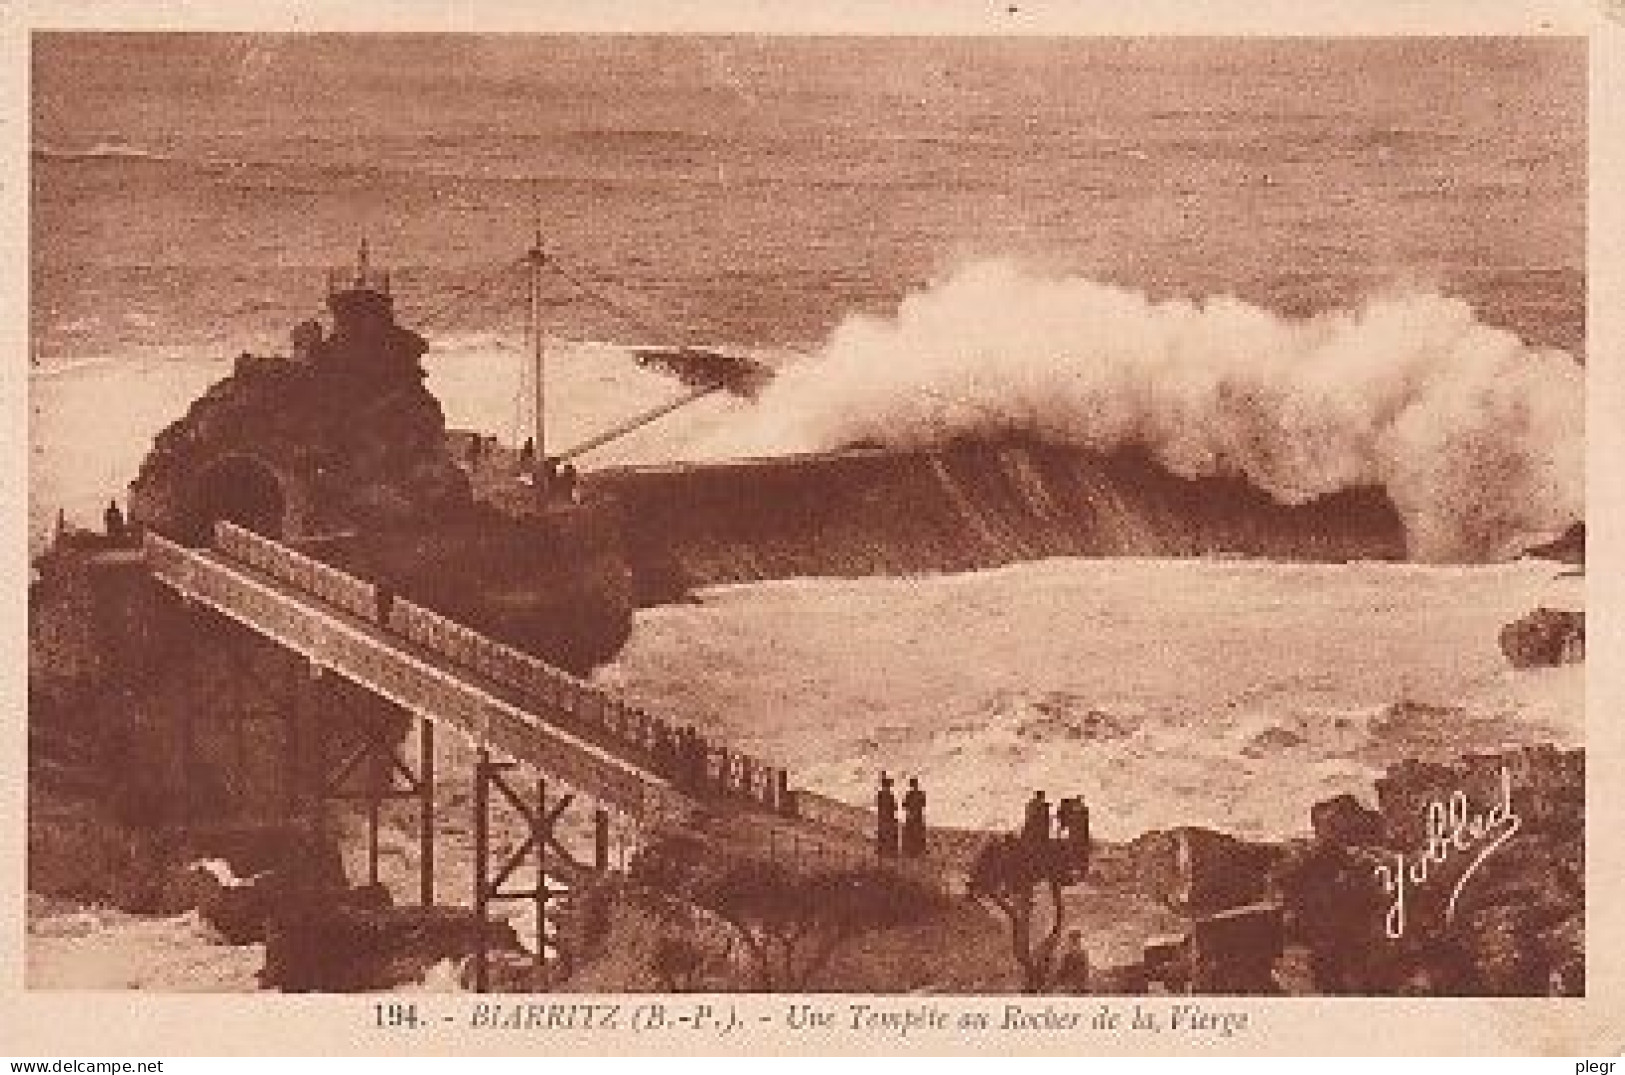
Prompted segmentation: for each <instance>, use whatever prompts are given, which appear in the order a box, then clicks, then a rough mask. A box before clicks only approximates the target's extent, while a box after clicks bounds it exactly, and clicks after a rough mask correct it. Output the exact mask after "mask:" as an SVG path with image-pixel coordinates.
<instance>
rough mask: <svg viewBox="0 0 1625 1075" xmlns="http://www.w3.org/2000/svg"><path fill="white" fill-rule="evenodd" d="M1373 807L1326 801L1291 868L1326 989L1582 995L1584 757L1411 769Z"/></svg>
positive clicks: (1302, 927)
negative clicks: (1310, 839)
mask: <svg viewBox="0 0 1625 1075" xmlns="http://www.w3.org/2000/svg"><path fill="white" fill-rule="evenodd" d="M1377 797H1378V804H1379V807H1378V811H1377V812H1375V814H1373V813H1372V812H1368V811H1364V810H1363V809H1362V810H1358V811H1356V810H1354V809H1351V808H1350V807H1349V806H1348V805H1347V804H1344V805H1342V806H1339V807H1335V808H1334V807H1332V806H1331V805H1330V804H1322V806H1323V807H1324V810H1321V808H1317V810H1321V816H1322V817H1323V818H1324V819H1325V820H1326V823H1325V824H1324V825H1317V827H1316V838H1315V840H1314V842H1313V843H1312V844H1310V845H1308V846H1306V847H1304V848H1302V849H1300V851H1299V852H1298V854H1296V855H1295V856H1294V857H1293V859H1292V860H1291V861H1290V863H1289V865H1288V868H1287V869H1285V870H1283V871H1282V890H1283V894H1284V898H1285V901H1286V906H1287V909H1288V911H1289V912H1290V914H1291V917H1292V921H1293V935H1294V937H1295V939H1297V940H1298V941H1300V942H1301V943H1303V944H1304V945H1306V946H1307V948H1308V950H1309V953H1310V969H1311V973H1312V977H1313V985H1314V988H1315V989H1316V990H1317V991H1319V992H1326V993H1363V994H1401V993H1418V994H1449V995H1475V994H1482V995H1500V996H1544V995H1548V994H1558V995H1565V996H1567V995H1576V994H1577V993H1578V992H1579V991H1581V990H1583V983H1584V933H1585V926H1584V915H1585V865H1584V846H1585V845H1584V838H1585V837H1584V832H1585V828H1584V811H1585V805H1584V804H1585V774H1584V755H1583V753H1582V752H1580V751H1567V752H1565V751H1559V750H1556V749H1555V748H1551V747H1532V748H1525V749H1522V750H1518V751H1511V752H1507V753H1504V754H1498V755H1484V756H1473V757H1469V758H1465V759H1463V760H1461V761H1460V762H1458V763H1456V764H1453V765H1434V764H1424V763H1420V762H1405V763H1402V764H1400V765H1397V766H1395V767H1393V768H1392V769H1391V770H1390V771H1389V772H1388V774H1387V775H1386V776H1385V777H1384V778H1383V779H1381V780H1379V781H1378V784H1377ZM1378 817H1380V821H1381V825H1380V828H1379V827H1378V826H1377V824H1376V820H1377V818H1378Z"/></svg>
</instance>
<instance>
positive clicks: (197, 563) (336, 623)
mask: <svg viewBox="0 0 1625 1075" xmlns="http://www.w3.org/2000/svg"><path fill="white" fill-rule="evenodd" d="M148 554H149V555H148V560H149V564H150V567H151V570H152V573H153V574H154V576H155V577H157V578H158V579H159V580H160V581H162V582H164V583H165V584H166V585H168V586H169V587H171V588H172V589H174V590H176V591H177V592H178V593H180V594H181V595H182V596H184V597H187V598H189V599H191V600H195V601H198V602H201V603H203V604H205V605H208V606H210V607H211V608H214V609H216V610H218V611H219V612H220V613H222V614H223V615H226V616H228V617H230V618H232V619H234V620H237V621H238V622H240V623H243V624H245V625H246V626H248V627H249V628H251V629H252V630H254V631H256V632H257V633H259V634H262V635H264V636H266V637H267V638H270V639H273V640H275V641H276V642H278V643H279V644H281V645H283V646H285V647H287V648H288V649H290V650H293V651H295V652H297V653H300V654H302V655H303V656H305V657H307V658H309V659H310V660H311V661H312V662H313V663H315V664H317V665H320V666H321V667H323V668H327V669H331V670H332V671H334V672H336V673H338V674H339V675H342V676H344V677H345V678H346V679H350V680H353V681H354V682H356V683H358V684H360V685H362V686H364V687H366V688H367V689H368V690H371V691H374V692H375V693H377V694H379V695H381V696H383V697H385V698H388V699H389V700H390V701H392V702H394V703H395V704H397V705H399V706H401V707H402V708H403V709H406V710H408V711H410V712H412V713H415V714H417V715H418V716H420V717H423V718H425V719H428V720H432V721H434V722H436V723H438V724H446V725H450V726H452V727H453V728H455V729H456V730H458V731H459V732H461V733H462V734H464V735H466V736H467V737H468V738H469V739H471V740H472V741H474V742H475V743H479V744H485V745H489V746H490V747H492V748H494V749H496V750H498V751H500V752H501V753H504V754H507V755H509V756H510V757H512V758H514V759H515V760H517V761H521V762H524V763H525V764H527V765H530V766H533V767H535V768H536V769H538V770H540V771H542V772H545V773H548V774H550V775H553V776H556V777H558V778H559V779H561V780H563V781H564V782H566V783H568V784H570V785H571V786H573V787H577V788H579V789H580V790H582V791H584V792H587V793H589V794H592V795H593V796H595V797H597V798H600V799H602V800H604V801H606V802H608V803H610V804H612V805H614V806H615V807H616V808H618V809H620V810H622V811H623V812H625V813H627V814H630V815H632V816H634V817H636V818H638V819H640V820H642V821H645V822H649V823H660V822H677V821H680V820H681V819H682V818H683V817H685V816H686V815H687V814H688V813H689V812H690V811H691V810H692V809H693V806H694V804H693V803H692V801H691V800H690V799H689V798H688V797H687V796H685V795H684V794H683V793H682V792H681V791H680V790H679V789H678V788H676V787H675V786H674V785H673V784H672V783H671V782H670V781H669V780H667V779H666V778H665V777H663V776H661V775H660V774H658V773H654V772H651V771H650V770H648V769H646V768H644V767H643V766H641V765H639V764H637V763H635V762H632V761H628V760H627V759H624V758H621V757H618V756H616V755H615V754H613V753H611V752H609V751H607V750H604V749H603V748H601V747H599V746H597V745H595V744H593V743H590V742H588V741H586V740H585V739H582V738H580V737H579V736H576V735H574V734H573V733H571V732H569V731H567V730H565V729H563V728H561V727H558V726H557V725H556V724H555V723H552V722H549V721H547V720H546V719H545V718H543V717H542V716H539V715H538V714H536V713H535V712H534V711H533V710H534V708H535V705H534V703H530V704H522V703H521V702H520V701H518V700H517V699H516V698H515V697H514V693H513V692H511V691H507V690H504V689H503V688H501V687H500V686H498V685H496V684H494V683H490V682H481V681H479V679H478V677H477V676H476V675H475V674H474V673H472V672H470V671H469V670H467V669H464V668H461V667H458V666H455V665H453V664H452V663H451V662H450V661H448V660H446V659H445V658H444V657H442V656H441V655H439V654H436V653H434V652H433V651H431V650H429V649H427V648H425V647H423V646H419V645H417V644H415V643H413V642H411V641H409V640H407V639H403V638H401V637H399V636H398V635H395V634H393V633H392V632H389V631H387V630H385V629H384V628H382V627H380V626H378V625H377V624H374V623H370V622H368V621H367V620H364V619H362V618H360V617H359V616H356V615H353V614H351V613H349V612H346V611H344V610H341V609H339V608H336V607H334V606H332V605H330V604H327V603H326V602H323V601H322V600H321V599H319V598H316V597H313V596H311V595H309V594H307V593H304V592H302V591H300V590H299V589H297V588H296V587H294V586H292V585H290V584H288V583H285V582H282V581H281V580H278V579H274V578H271V577H269V576H267V575H264V574H262V573H260V572H258V571H255V570H254V569H252V568H249V567H245V566H243V565H241V564H238V563H235V562H233V561H231V560H228V559H227V558H225V557H224V556H222V555H220V554H219V553H216V552H212V551H209V550H202V549H192V548H186V547H183V546H180V545H176V544H174V543H172V542H169V541H166V540H164V539H163V538H158V537H153V536H149V538H148Z"/></svg>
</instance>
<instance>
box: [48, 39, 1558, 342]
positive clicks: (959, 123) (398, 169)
mask: <svg viewBox="0 0 1625 1075" xmlns="http://www.w3.org/2000/svg"><path fill="white" fill-rule="evenodd" d="M33 73H34V87H35V89H34V105H33V146H34V153H33V174H32V179H33V193H34V202H33V263H32V273H33V286H34V301H33V324H32V328H33V357H34V361H35V363H36V365H39V366H50V365H57V364H61V363H65V362H72V361H76V360H84V359H86V358H105V357H107V356H114V355H117V354H118V353H119V352H121V351H123V350H125V349H129V348H135V347H142V348H177V347H187V346H200V347H210V348H218V349H219V351H220V352H221V353H222V356H224V355H225V354H227V353H231V352H234V351H235V350H241V349H244V348H249V347H254V348H259V349H265V348H268V347H271V346H280V344H281V341H282V340H283V339H284V338H285V335H286V331H287V328H288V327H289V326H290V325H291V324H292V323H293V322H294V321H295V320H297V319H300V318H303V317H307V316H310V315H311V314H313V313H315V312H317V311H318V310H319V304H320V300H321V298H322V287H323V284H322V273H323V271H324V270H325V269H326V268H327V267H328V266H330V265H338V264H342V263H345V262H347V261H349V260H351V259H352V257H353V254H354V250H355V247H356V243H357V240H358V238H359V237H360V236H362V235H366V236H367V237H368V238H369V240H370V242H371V244H372V249H373V253H374V256H375V258H376V260H377V262H379V263H381V264H384V265H387V266H389V267H391V268H392V269H393V270H394V272H395V274H396V283H397V290H398V292H399V296H400V304H401V308H402V312H403V316H404V317H405V319H406V320H408V321H411V320H412V319H413V318H414V316H423V317H427V318H428V319H429V320H430V321H431V322H434V321H435V320H436V319H437V318H436V317H435V315H438V314H439V313H441V312H443V311H442V308H443V307H445V306H447V305H448V304H453V303H454V302H455V303H457V307H458V308H457V309H455V310H453V311H451V313H453V314H455V319H456V321H457V322H458V323H457V324H456V325H454V326H444V327H443V326H440V325H438V324H433V323H431V324H430V326H429V327H430V328H432V329H435V330H437V331H444V330H448V329H450V328H457V329H463V330H475V329H508V330H511V329H515V328H517V327H518V326H519V324H520V322H519V318H520V316H521V315H522V303H521V298H522V291H521V288H522V284H521V283H519V282H518V281H517V279H515V280H514V282H513V283H512V285H511V286H510V287H509V288H508V289H507V290H506V291H502V292H501V293H499V294H493V293H491V292H490V291H488V290H487V289H485V288H483V287H479V286H477V285H478V284H479V283H480V281H481V280H482V279H484V278H485V277H486V276H487V274H489V273H491V272H493V271H495V270H497V269H498V268H499V267H500V266H501V265H503V264H504V263H506V262H510V261H512V260H513V259H514V258H516V257H517V256H518V255H520V254H521V253H522V252H523V250H524V249H525V247H526V246H527V245H528V243H529V240H530V236H531V232H532V229H533V226H534V223H535V222H536V221H537V220H539V222H540V225H541V228H542V232H543V235H544V238H545V240H546V241H547V243H548V244H549V246H550V247H551V248H553V249H554V250H555V251H556V252H557V253H558V255H559V257H560V258H561V260H562V261H564V262H565V263H567V264H571V265H574V266H575V267H576V268H577V269H578V270H579V271H582V272H585V273H586V274H587V275H589V276H592V277H594V278H597V279H600V280H602V281H605V282H606V286H610V287H612V288H614V289H615V291H616V292H617V294H620V295H621V296H622V297H623V298H624V299H625V300H626V302H628V303H630V304H634V307H635V310H636V312H637V313H638V314H639V315H640V321H641V322H642V323H641V324H638V323H628V322H627V320H626V319H625V318H619V319H618V318H616V317H614V316H612V315H608V314H606V313H604V312H603V311H602V310H600V309H598V308H597V307H594V306H592V305H589V304H586V303H583V302H581V301H579V298H578V297H572V296H571V294H570V292H569V290H568V289H567V288H564V287H560V288H559V289H558V292H557V294H550V295H549V296H548V305H547V312H548V318H549V321H550V323H551V326H552V328H553V329H554V331H556V332H558V333H560V334H563V335H569V336H575V337H579V338H589V339H600V340H602V339H616V340H623V341H631V340H637V339H644V338H647V337H649V336H651V335H652V334H653V333H654V332H655V331H656V330H657V329H658V330H660V331H661V332H662V334H663V335H664V336H666V338H667V339H668V340H669V339H678V338H681V339H686V340H708V341H713V342H734V343H742V344H750V345H774V344H782V343H808V342H814V341H817V340H819V339H820V338H822V337H823V335H824V334H825V333H826V332H827V331H828V330H829V329H830V328H831V327H832V326H834V325H835V324H837V323H838V322H839V321H840V320H841V319H842V318H843V317H845V316H847V315H848V314H851V313H853V312H856V311H870V312H876V313H884V312H887V311H889V310H890V309H891V308H892V307H893V306H894V304H895V303H896V302H897V300H898V299H899V298H900V297H901V296H902V295H903V294H904V293H905V292H906V291H908V290H909V289H911V288H914V287H918V286H920V285H922V284H924V283H925V282H926V281H928V280H930V279H932V278H933V277H936V276H938V275H940V274H942V273H944V272H945V271H947V270H949V269H951V268H953V267H954V266H956V265H957V264H959V263H962V262H964V261H967V260H970V259H975V258H985V257H990V256H1013V257H1015V258H1018V259H1020V260H1022V261H1024V262H1028V263H1031V264H1034V265H1038V266H1042V267H1045V268H1050V269H1055V270H1059V271H1065V272H1068V273H1073V274H1077V275H1081V276H1086V277H1089V278H1092V279H1097V280H1101V281H1107V282H1113V283H1120V284H1126V285H1130V286H1134V287H1141V288H1146V289H1148V290H1150V291H1152V292H1153V293H1156V294H1174V295H1186V296H1192V297H1200V296H1206V295H1211V294H1217V293H1225V294H1233V295H1238V296H1240V297H1243V298H1246V299H1249V300H1251V301H1254V302H1257V303H1259V304H1261V305H1264V306H1267V307H1269V308H1271V309H1274V310H1276V311H1278V312H1281V313H1289V314H1290V313H1302V312H1309V311H1313V310H1319V309H1325V308H1329V307H1341V306H1352V305H1356V304H1357V303H1358V302H1359V301H1360V300H1361V299H1363V298H1365V297H1367V296H1369V295H1370V294H1372V293H1374V292H1378V291H1381V290H1383V289H1386V288H1391V287H1394V286H1417V287H1425V288H1428V289H1431V290H1438V291H1443V292H1446V293H1449V294H1452V295H1455V296H1457V297H1460V298H1463V299H1466V300H1467V301H1469V302H1470V303H1472V304H1473V306H1474V307H1475V308H1477V309H1478V310H1479V312H1480V315H1481V316H1482V317H1484V318H1485V319H1486V320H1489V321H1491V322H1493V323H1498V324H1503V325H1505V326H1507V327H1510V328H1513V329H1514V330H1516V331H1517V332H1519V334H1520V335H1522V336H1524V337H1525V339H1526V340H1528V341H1529V342H1531V343H1536V344H1549V345H1556V346H1561V347H1564V348H1566V349H1569V350H1571V351H1576V352H1578V351H1580V350H1581V349H1582V334H1583V326H1582V313H1583V306H1584V286H1583V267H1584V219H1585V213H1584V190H1585V173H1584V161H1585V115H1584V103H1585V86H1586V71H1585V51H1584V45H1583V43H1581V42H1578V41H1575V40H1562V39H1556V40H1536V39H1509V40H1484V39H1440V40H1364V41H1361V40H1280V41H1250V42H1239V41H1227V40H1203V39H1196V40H1172V39H1165V40H1115V39H1092V40H1091V39H1083V40H990V39H939V40H915V39H856V40H830V39H806V40H802V39H773V38H733V39H730V38H677V37H670V38H659V37H540V38H519V37H491V36H477V37H451V36H435V35H427V36H412V37H406V36H365V37H343V36H330V35H308V36H277V35H254V36H243V37H235V36H228V35H197V34H193V35H67V34H62V35H53V34H46V35H41V36H38V37H36V38H35V41H34V60H33ZM459 299H461V300H464V301H461V302H457V300H459ZM431 335H432V333H431Z"/></svg>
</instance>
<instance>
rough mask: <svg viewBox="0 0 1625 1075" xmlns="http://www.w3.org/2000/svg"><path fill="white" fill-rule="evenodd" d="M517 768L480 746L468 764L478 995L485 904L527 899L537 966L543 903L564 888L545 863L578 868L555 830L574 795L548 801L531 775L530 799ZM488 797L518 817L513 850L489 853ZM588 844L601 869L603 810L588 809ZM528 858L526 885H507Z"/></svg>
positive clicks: (605, 856) (485, 943)
mask: <svg viewBox="0 0 1625 1075" xmlns="http://www.w3.org/2000/svg"><path fill="white" fill-rule="evenodd" d="M518 768H519V763H518V762H514V761H496V760H493V759H492V757H491V753H490V751H489V749H487V748H485V747H481V748H480V753H479V759H478V760H477V761H476V762H475V764H474V916H475V919H476V920H477V921H478V923H479V926H478V929H479V940H478V943H477V947H476V950H475V958H474V990H475V992H479V993H484V992H487V991H488V990H489V989H490V986H491V977H490V974H491V953H490V947H489V945H490V924H491V905H492V904H493V903H499V902H504V901H515V900H528V901H530V902H531V904H532V906H533V907H534V911H535V915H536V942H535V943H536V949H535V962H534V966H535V968H536V969H537V970H540V969H541V968H542V967H543V966H545V964H546V962H547V923H548V904H549V902H550V901H552V900H555V899H557V898H559V897H560V896H563V895H565V894H566V893H567V892H568V891H569V889H567V888H555V887H554V886H553V885H552V884H550V883H549V880H548V876H547V871H548V863H549V862H550V861H556V862H557V863H558V866H559V868H560V869H561V870H569V871H571V872H575V873H579V872H581V871H582V870H583V869H584V867H582V866H581V864H580V863H578V862H576V860H575V858H574V857H573V856H572V855H571V854H570V852H569V851H568V850H567V849H566V848H565V847H564V845H563V844H562V843H560V841H559V833H558V825H559V820H560V819H561V818H562V817H563V816H564V812H565V811H566V810H567V809H569V807H570V805H571V804H572V803H574V802H575V795H574V794H573V793H571V792H566V793H564V794H562V795H559V796H558V797H557V798H556V799H553V800H551V801H549V798H548V791H547V781H546V780H545V779H543V778H541V777H537V778H536V784H535V793H534V800H530V799H528V798H527V796H526V795H525V793H524V792H523V791H522V790H521V788H520V787H519V785H518V784H517V782H516V780H515V776H514V773H515V770H517V769H518ZM493 800H494V801H495V802H499V803H501V804H503V805H505V806H506V807H507V808H508V810H509V811H510V812H511V813H514V814H517V815H519V818H520V820H521V821H522V822H523V823H524V834H525V835H524V839H523V840H522V841H521V842H520V844H519V847H518V848H517V849H515V850H514V851H512V852H508V853H506V854H503V855H500V856H495V857H494V856H493V854H492V852H493V848H492V846H491V822H492V806H493ZM593 845H594V847H593V850H594V855H593V857H594V865H595V866H596V867H597V868H598V869H600V870H602V869H605V868H607V865H608V861H609V812H608V811H606V810H604V809H602V808H598V809H596V810H595V811H594V816H593ZM532 861H534V864H535V880H534V882H533V883H532V884H530V885H529V887H519V888H513V887H509V882H510V881H512V880H513V876H514V874H516V873H518V872H519V871H520V870H521V869H522V868H523V867H524V866H525V865H526V864H527V863H529V862H532ZM493 866H494V867H495V870H494V871H493Z"/></svg>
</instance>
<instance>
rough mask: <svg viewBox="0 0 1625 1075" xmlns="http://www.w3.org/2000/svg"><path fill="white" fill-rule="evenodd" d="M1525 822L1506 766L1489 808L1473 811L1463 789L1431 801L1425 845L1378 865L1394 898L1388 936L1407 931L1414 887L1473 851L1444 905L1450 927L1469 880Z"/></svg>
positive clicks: (1387, 891) (1386, 922)
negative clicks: (1446, 798)
mask: <svg viewBox="0 0 1625 1075" xmlns="http://www.w3.org/2000/svg"><path fill="white" fill-rule="evenodd" d="M1522 824H1523V819H1522V818H1521V817H1520V816H1519V814H1518V812H1517V810H1515V809H1514V808H1513V805H1512V773H1511V771H1510V770H1508V769H1507V768H1506V767H1505V766H1502V767H1501V776H1500V796H1499V798H1498V799H1497V800H1496V801H1495V803H1493V804H1492V805H1491V806H1490V807H1489V808H1488V809H1485V810H1478V811H1475V810H1473V808H1472V804H1471V803H1470V802H1469V801H1468V798H1467V793H1466V792H1465V791H1462V790H1457V791H1456V792H1454V793H1453V794H1452V795H1451V796H1450V798H1449V799H1448V800H1447V801H1444V802H1440V801H1439V800H1437V799H1435V800H1433V801H1431V802H1429V803H1428V805H1427V830H1426V839H1425V841H1424V843H1423V845H1422V849H1421V850H1420V851H1418V852H1416V853H1415V854H1411V855H1407V854H1405V853H1403V852H1397V853H1395V854H1394V856H1393V859H1392V861H1391V862H1385V863H1381V864H1379V865H1378V866H1377V867H1376V876H1377V878H1378V880H1379V881H1381V882H1382V889H1383V892H1384V893H1385V894H1386V895H1387V896H1388V897H1389V898H1390V901H1391V902H1390V903H1389V905H1388V912H1387V914H1386V916H1385V917H1384V919H1383V930H1384V932H1385V933H1386V934H1387V935H1388V937H1389V938H1390V939H1393V940H1397V939H1398V938H1400V937H1403V936H1404V935H1405V925H1406V908H1407V902H1408V900H1409V897H1410V895H1411V894H1412V891H1413V889H1416V888H1420V887H1422V886H1424V885H1426V884H1427V883H1428V881H1429V879H1430V878H1433V877H1435V876H1436V875H1437V872H1438V871H1439V870H1441V869H1443V868H1444V867H1445V866H1446V865H1447V864H1448V863H1449V862H1451V860H1453V859H1459V858H1461V857H1462V856H1470V857H1469V858H1468V861H1467V866H1466V868H1465V869H1463V870H1462V871H1461V873H1460V875H1459V876H1457V878H1456V883H1455V886H1454V887H1453V888H1452V889H1451V890H1450V899H1449V901H1448V902H1447V903H1446V904H1445V909H1444V923H1445V925H1446V926H1449V925H1450V924H1451V923H1452V922H1453V921H1454V920H1455V916H1456V901H1457V900H1458V899H1459V898H1460V897H1461V892H1462V889H1463V888H1465V887H1466V885H1467V882H1468V881H1469V880H1471V879H1472V877H1473V875H1474V874H1475V873H1477V872H1478V868H1479V867H1480V866H1482V865H1483V864H1484V861H1485V860H1486V859H1488V858H1489V857H1490V856H1491V855H1492V854H1494V853H1495V852H1496V851H1497V850H1498V849H1499V848H1500V847H1501V846H1502V845H1503V844H1505V843H1506V842H1507V841H1508V840H1510V839H1511V838H1512V837H1513V835H1514V834H1515V833H1517V831H1518V829H1519V828H1520V827H1521V826H1522Z"/></svg>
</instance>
